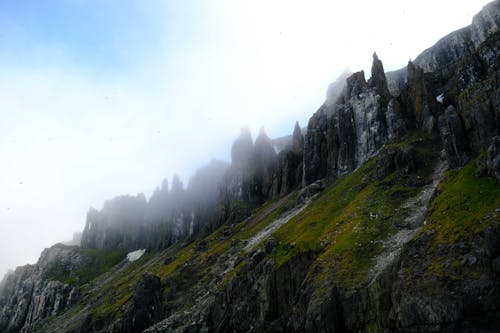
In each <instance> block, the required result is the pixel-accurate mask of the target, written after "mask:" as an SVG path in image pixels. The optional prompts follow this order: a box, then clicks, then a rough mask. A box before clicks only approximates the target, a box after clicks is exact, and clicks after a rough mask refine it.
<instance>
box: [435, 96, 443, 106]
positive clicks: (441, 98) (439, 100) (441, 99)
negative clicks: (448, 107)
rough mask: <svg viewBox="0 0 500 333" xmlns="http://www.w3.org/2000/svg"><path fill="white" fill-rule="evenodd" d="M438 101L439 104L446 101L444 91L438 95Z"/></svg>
mask: <svg viewBox="0 0 500 333" xmlns="http://www.w3.org/2000/svg"><path fill="white" fill-rule="evenodd" d="M436 101H437V102H438V103H439V104H443V101H444V93H442V94H441V95H439V96H436Z"/></svg>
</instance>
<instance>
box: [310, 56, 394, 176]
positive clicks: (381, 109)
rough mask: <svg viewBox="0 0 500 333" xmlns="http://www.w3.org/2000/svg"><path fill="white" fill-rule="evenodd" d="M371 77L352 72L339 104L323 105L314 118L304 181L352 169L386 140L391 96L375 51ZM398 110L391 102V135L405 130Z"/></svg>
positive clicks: (312, 118) (311, 122) (311, 123)
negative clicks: (388, 107) (368, 79)
mask: <svg viewBox="0 0 500 333" xmlns="http://www.w3.org/2000/svg"><path fill="white" fill-rule="evenodd" d="M372 75H373V76H372V78H371V79H370V81H369V82H368V83H367V82H366V80H365V77H364V73H363V71H361V72H357V73H354V74H352V75H351V76H350V77H348V78H347V80H346V87H345V89H344V92H343V94H342V95H341V97H340V98H339V99H338V103H337V104H327V103H325V104H323V105H322V106H321V107H320V109H319V110H318V111H317V112H316V113H315V114H314V115H313V116H312V117H311V119H310V120H309V124H308V127H307V134H306V137H305V140H304V183H305V184H310V183H312V182H314V181H315V180H318V179H321V178H325V177H327V178H335V177H336V176H338V175H342V174H345V173H348V172H351V171H353V170H354V169H355V168H357V167H359V166H360V165H361V164H362V163H363V162H365V161H366V160H367V159H368V158H369V157H370V156H371V155H373V154H374V153H375V152H376V151H377V150H378V149H380V147H382V145H383V144H384V143H385V142H386V141H387V139H388V136H389V133H388V129H387V123H388V121H387V119H386V114H387V106H388V103H389V99H390V94H389V90H388V88H387V80H386V78H385V74H384V72H383V65H382V62H381V61H380V60H379V59H378V58H377V56H376V54H374V58H373V66H372ZM399 113H400V112H399V109H398V108H396V107H395V102H393V103H392V104H391V113H390V119H389V122H390V124H391V128H390V134H391V136H394V135H398V134H400V132H403V127H404V126H401V120H400V119H399V118H400V115H399Z"/></svg>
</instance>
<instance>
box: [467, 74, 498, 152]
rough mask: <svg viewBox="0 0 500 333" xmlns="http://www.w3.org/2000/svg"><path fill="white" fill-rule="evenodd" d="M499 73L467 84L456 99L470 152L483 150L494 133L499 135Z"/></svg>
mask: <svg viewBox="0 0 500 333" xmlns="http://www.w3.org/2000/svg"><path fill="white" fill-rule="evenodd" d="M499 84H500V73H499V72H496V73H494V74H493V75H492V77H491V78H489V79H487V80H484V81H481V82H479V83H476V84H473V85H471V86H469V87H468V88H467V89H466V90H464V91H463V92H462V93H461V94H460V96H459V99H458V111H459V113H460V116H461V117H462V119H463V120H464V127H465V131H466V133H467V139H468V141H469V146H470V150H471V152H472V154H474V155H478V154H479V153H481V151H483V150H485V149H486V148H487V147H488V145H489V143H490V140H491V138H492V137H493V136H495V135H500V88H499V87H500V85H499Z"/></svg>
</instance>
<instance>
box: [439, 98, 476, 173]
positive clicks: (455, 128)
mask: <svg viewBox="0 0 500 333" xmlns="http://www.w3.org/2000/svg"><path fill="white" fill-rule="evenodd" d="M439 130H440V134H441V138H442V139H443V146H444V150H445V152H446V158H447V160H448V164H449V166H450V167H451V168H456V167H460V166H462V165H465V164H466V163H467V162H468V161H469V157H468V156H467V153H466V151H467V143H466V138H465V132H464V129H463V126H462V122H461V121H460V118H459V117H458V114H457V112H456V111H455V108H454V107H453V106H452V105H450V106H448V108H447V109H446V111H445V112H444V114H442V115H441V116H440V117H439Z"/></svg>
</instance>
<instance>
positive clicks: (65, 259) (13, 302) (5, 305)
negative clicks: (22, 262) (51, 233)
mask: <svg viewBox="0 0 500 333" xmlns="http://www.w3.org/2000/svg"><path fill="white" fill-rule="evenodd" d="M86 260H88V259H87V258H85V257H84V256H82V255H81V254H80V253H78V252H75V251H74V250H73V249H72V248H71V247H66V246H63V245H55V246H53V247H51V248H49V249H45V250H44V251H43V253H42V255H41V256H40V259H39V260H38V262H37V264H35V265H26V266H23V267H18V268H17V269H16V270H15V272H13V273H11V274H9V275H7V276H6V277H5V278H4V280H3V281H2V282H1V284H0V331H1V332H6V333H10V332H20V331H23V332H30V331H31V327H32V325H34V324H36V323H37V322H39V321H40V320H42V319H45V318H47V317H51V316H54V315H57V314H59V313H61V312H62V311H63V310H65V309H67V308H68V307H71V306H73V305H74V304H75V302H76V300H77V298H78V291H77V290H76V289H75V288H73V287H71V286H70V285H68V284H65V283H62V282H60V281H55V280H51V279H50V271H51V268H52V267H53V266H54V265H65V266H67V267H78V266H80V265H81V264H82V263H83V262H84V261H86Z"/></svg>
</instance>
